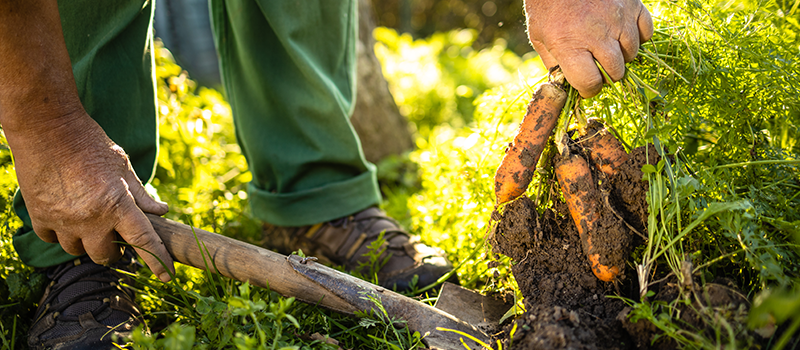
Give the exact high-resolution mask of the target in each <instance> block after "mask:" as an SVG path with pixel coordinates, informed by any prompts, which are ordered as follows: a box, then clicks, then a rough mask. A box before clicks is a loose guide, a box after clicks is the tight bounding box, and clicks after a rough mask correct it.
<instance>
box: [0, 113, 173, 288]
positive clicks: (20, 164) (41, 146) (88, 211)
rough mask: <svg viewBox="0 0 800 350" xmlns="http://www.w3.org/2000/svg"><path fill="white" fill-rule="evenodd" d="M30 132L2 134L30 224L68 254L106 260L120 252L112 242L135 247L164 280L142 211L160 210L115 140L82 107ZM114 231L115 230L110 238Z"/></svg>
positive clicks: (158, 249)
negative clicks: (6, 142)
mask: <svg viewBox="0 0 800 350" xmlns="http://www.w3.org/2000/svg"><path fill="white" fill-rule="evenodd" d="M53 122H54V123H53V124H52V125H48V127H43V126H42V125H40V126H39V128H38V129H39V131H38V132H37V133H35V134H28V133H24V132H23V133H20V132H18V133H14V134H9V135H8V138H9V143H10V144H12V145H13V146H12V150H13V152H14V159H15V165H16V172H17V178H18V180H19V185H20V191H21V192H22V196H23V198H25V205H26V207H27V208H28V212H29V214H30V216H31V221H32V223H33V229H34V231H35V232H36V234H38V235H39V237H40V238H41V239H42V240H44V241H45V242H50V243H56V242H58V243H60V244H61V247H62V248H64V251H66V252H67V253H70V254H72V255H82V254H84V253H86V254H88V255H89V256H90V257H91V258H92V260H93V261H94V262H95V263H98V264H108V263H111V262H114V261H116V260H117V259H119V258H120V256H121V254H122V253H121V251H120V247H119V246H118V245H117V244H116V243H113V241H119V240H124V241H125V242H128V243H130V244H131V245H133V246H134V247H139V248H141V249H139V248H136V250H137V252H138V253H139V256H140V257H142V259H144V261H145V262H146V263H147V265H148V266H149V267H150V269H151V270H152V271H153V273H154V274H156V275H157V276H158V277H159V278H160V279H161V280H163V281H168V280H169V275H168V274H167V273H166V269H165V268H164V267H163V266H162V265H161V264H160V263H159V262H158V260H157V259H156V258H155V257H154V256H153V255H151V254H150V253H147V252H145V251H144V250H147V251H149V252H151V253H153V254H155V255H156V256H157V257H159V258H161V260H163V261H164V263H165V264H167V266H168V268H170V269H172V258H171V257H170V255H169V253H168V252H167V250H166V248H165V247H164V244H163V243H162V242H161V239H160V238H159V237H158V235H157V234H156V233H155V231H154V230H153V227H152V225H151V224H150V221H149V220H148V219H147V217H146V216H145V215H144V213H143V212H147V213H153V214H157V215H163V214H166V213H167V211H168V210H169V207H168V206H167V205H166V204H165V203H160V202H157V201H156V200H154V199H153V198H152V197H150V196H149V195H148V194H147V192H146V191H145V189H144V187H143V186H142V183H141V182H140V181H139V179H138V178H137V177H136V174H135V173H134V171H133V168H132V167H131V164H130V162H129V161H128V156H127V155H126V154H125V152H124V151H123V150H122V148H121V147H119V146H118V145H116V144H115V143H114V142H112V141H111V140H110V139H109V138H108V137H107V136H106V134H105V132H103V130H102V129H101V128H100V126H99V125H97V123H96V122H95V121H94V120H92V119H91V118H90V117H89V116H88V115H86V114H85V113H83V112H82V109H81V110H80V111H79V112H78V113H73V114H69V115H66V116H64V117H61V118H59V119H56V120H54V121H53ZM117 234H119V237H117Z"/></svg>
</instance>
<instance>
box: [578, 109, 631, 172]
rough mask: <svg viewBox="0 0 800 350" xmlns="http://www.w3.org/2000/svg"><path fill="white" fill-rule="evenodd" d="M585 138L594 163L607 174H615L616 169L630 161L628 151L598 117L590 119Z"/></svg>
mask: <svg viewBox="0 0 800 350" xmlns="http://www.w3.org/2000/svg"><path fill="white" fill-rule="evenodd" d="M584 133H585V136H584V138H583V140H584V142H585V143H586V148H587V149H589V156H590V157H592V161H593V162H594V165H595V166H596V167H597V168H598V169H600V170H601V171H602V172H604V173H605V174H606V175H609V176H611V175H614V173H615V172H616V169H618V168H619V167H621V166H622V164H624V163H625V162H627V161H628V153H627V152H625V148H623V147H622V144H621V143H620V142H619V140H617V138H616V137H614V135H613V134H612V133H611V132H610V131H609V130H608V128H606V127H605V125H603V123H601V122H600V121H598V120H597V119H590V120H589V124H588V125H587V126H586V129H585V130H584Z"/></svg>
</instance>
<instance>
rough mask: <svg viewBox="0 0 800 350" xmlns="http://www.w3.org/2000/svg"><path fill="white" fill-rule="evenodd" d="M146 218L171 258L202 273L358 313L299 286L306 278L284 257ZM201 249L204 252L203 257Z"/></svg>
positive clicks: (315, 290) (336, 299)
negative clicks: (204, 271) (207, 271)
mask: <svg viewBox="0 0 800 350" xmlns="http://www.w3.org/2000/svg"><path fill="white" fill-rule="evenodd" d="M147 217H148V219H150V222H151V223H152V224H153V228H154V229H155V230H156V233H158V235H159V236H160V237H161V240H162V241H164V245H166V247H167V250H168V251H169V253H170V254H171V255H172V258H173V259H175V260H177V261H179V262H181V263H183V264H186V265H190V266H194V267H196V268H198V269H203V270H206V266H208V269H210V270H211V271H212V272H216V271H215V270H219V273H220V274H221V275H223V276H226V277H230V278H233V279H235V280H238V281H242V282H244V281H247V282H249V283H250V284H252V285H255V286H259V287H262V288H269V289H271V290H273V291H275V292H278V293H279V294H281V295H284V296H292V297H295V298H296V299H299V300H302V301H304V302H307V303H310V304H317V303H319V304H320V305H322V306H324V307H326V308H329V309H332V310H335V311H339V312H343V313H347V314H351V315H352V314H353V313H354V312H355V311H357V309H356V308H355V307H354V306H353V305H350V303H348V302H347V301H345V300H343V299H341V298H339V297H337V296H336V295H334V294H332V293H330V292H329V291H327V290H326V289H323V288H319V287H318V286H316V285H309V284H307V283H302V281H303V279H305V278H304V277H303V276H301V275H299V274H298V273H297V272H296V271H295V269H294V268H292V266H291V263H290V262H289V260H288V258H287V257H286V256H284V255H281V254H278V253H275V252H272V251H270V250H267V249H264V248H260V247H257V246H254V245H252V244H247V243H244V242H241V241H238V240H235V239H233V238H230V237H226V236H223V235H218V234H214V233H211V232H208V231H204V230H201V229H199V228H192V227H191V226H189V225H185V224H182V223H178V222H175V221H172V220H169V219H165V218H162V217H160V216H156V215H152V214H147ZM195 235H197V238H195ZM200 247H202V248H203V251H205V253H206V254H205V257H204V256H203V255H204V254H203V253H202V251H201V250H200ZM334 271H335V270H334Z"/></svg>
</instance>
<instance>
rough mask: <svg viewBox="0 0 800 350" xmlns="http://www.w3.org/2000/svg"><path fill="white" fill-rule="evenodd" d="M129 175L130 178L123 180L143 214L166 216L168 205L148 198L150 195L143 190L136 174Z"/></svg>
mask: <svg viewBox="0 0 800 350" xmlns="http://www.w3.org/2000/svg"><path fill="white" fill-rule="evenodd" d="M131 175H132V176H129V177H128V178H127V179H125V182H127V183H128V190H129V191H130V192H131V195H133V199H134V200H135V201H136V206H138V207H139V208H140V209H141V210H142V211H143V212H145V213H151V214H156V215H164V214H166V213H167V212H168V211H169V205H167V203H164V202H160V201H157V200H155V199H154V198H153V197H150V194H149V193H147V190H145V189H144V186H143V185H142V182H141V181H139V178H138V177H136V174H134V173H132V172H131Z"/></svg>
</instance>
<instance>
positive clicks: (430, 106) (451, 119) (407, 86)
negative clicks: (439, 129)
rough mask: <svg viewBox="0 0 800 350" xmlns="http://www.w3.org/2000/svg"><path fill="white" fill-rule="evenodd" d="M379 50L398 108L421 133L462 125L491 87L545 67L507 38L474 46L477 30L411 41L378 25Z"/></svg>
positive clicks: (457, 127) (406, 35) (454, 31)
mask: <svg viewBox="0 0 800 350" xmlns="http://www.w3.org/2000/svg"><path fill="white" fill-rule="evenodd" d="M374 35H375V38H376V40H377V41H378V44H377V45H376V46H375V54H376V55H377V56H378V58H379V59H380V60H381V62H382V63H383V73H384V75H385V76H386V78H387V80H389V81H390V85H389V88H390V90H391V91H392V95H393V96H394V98H395V101H396V102H397V105H398V106H399V107H400V113H402V114H403V115H404V116H405V117H407V118H408V119H409V121H410V122H412V124H413V125H414V126H415V127H416V130H417V132H418V133H419V135H420V136H421V137H422V138H429V137H430V136H431V135H430V134H431V131H432V129H433V128H434V127H436V126H438V125H442V124H448V125H450V126H452V127H453V128H456V129H459V128H462V127H464V126H465V125H467V124H469V123H470V122H471V121H472V118H473V113H474V109H475V107H474V103H473V101H474V100H475V98H476V97H477V96H479V95H480V94H481V93H483V92H484V91H486V90H487V89H490V88H493V87H496V86H500V85H502V84H507V83H510V82H513V81H516V80H517V79H518V76H517V74H518V72H519V74H521V75H523V76H527V75H536V74H537V73H538V72H539V70H540V69H542V67H541V66H540V65H537V64H535V63H533V61H529V63H524V62H523V60H522V59H521V58H520V57H519V56H517V55H515V54H514V53H512V52H510V51H508V50H507V49H506V47H505V42H503V41H497V42H495V43H494V45H492V46H490V47H488V48H486V49H483V50H480V51H476V50H473V49H472V43H473V42H474V40H475V38H476V32H475V31H474V30H468V29H464V30H453V31H450V32H447V33H437V34H434V35H432V36H431V37H429V38H426V39H418V40H413V39H412V38H411V36H410V35H408V34H402V35H400V34H398V33H397V32H395V31H394V30H391V29H387V28H377V29H376V30H375V33H374Z"/></svg>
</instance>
